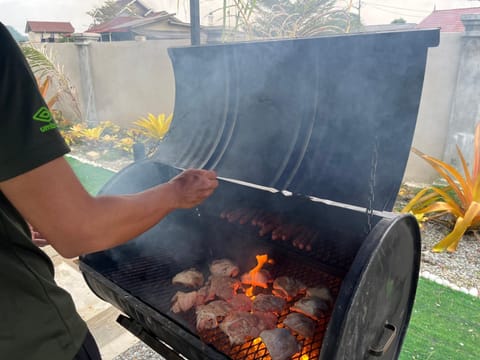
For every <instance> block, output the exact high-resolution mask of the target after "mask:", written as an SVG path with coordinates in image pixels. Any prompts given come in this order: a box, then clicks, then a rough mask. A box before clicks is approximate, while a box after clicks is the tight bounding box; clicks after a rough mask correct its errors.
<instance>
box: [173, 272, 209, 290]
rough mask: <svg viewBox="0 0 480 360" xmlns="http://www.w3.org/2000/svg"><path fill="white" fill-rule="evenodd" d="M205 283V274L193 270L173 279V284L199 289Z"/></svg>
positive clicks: (179, 274)
mask: <svg viewBox="0 0 480 360" xmlns="http://www.w3.org/2000/svg"><path fill="white" fill-rule="evenodd" d="M204 281H205V280H204V278H203V274H202V273H201V272H200V271H198V270H196V269H194V268H191V269H188V270H184V271H182V272H180V273H178V274H177V275H175V276H174V277H173V279H172V284H174V285H183V286H187V287H191V288H199V287H200V286H202V285H203V282H204Z"/></svg>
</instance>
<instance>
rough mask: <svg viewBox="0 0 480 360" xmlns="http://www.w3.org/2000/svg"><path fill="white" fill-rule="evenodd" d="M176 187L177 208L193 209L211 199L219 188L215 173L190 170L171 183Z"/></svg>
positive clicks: (176, 177)
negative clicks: (208, 198)
mask: <svg viewBox="0 0 480 360" xmlns="http://www.w3.org/2000/svg"><path fill="white" fill-rule="evenodd" d="M169 183H170V184H172V185H174V192H175V197H176V199H177V204H176V207H177V208H183V209H186V208H191V207H194V206H197V205H198V204H200V203H201V202H202V201H203V200H205V199H206V198H207V197H209V196H210V195H211V194H212V193H213V191H214V190H215V188H216V187H217V186H218V180H217V174H216V173H215V171H210V170H201V169H188V170H185V171H184V172H182V173H181V174H179V175H177V176H175V177H174V178H173V179H171V180H170V181H169Z"/></svg>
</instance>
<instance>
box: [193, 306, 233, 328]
mask: <svg viewBox="0 0 480 360" xmlns="http://www.w3.org/2000/svg"><path fill="white" fill-rule="evenodd" d="M231 310H232V306H231V305H230V304H229V303H227V302H226V301H224V300H215V301H212V302H211V303H208V304H207V305H200V306H198V307H197V309H196V311H195V313H196V315H197V330H198V331H202V330H206V329H215V328H216V327H218V321H219V319H221V318H223V317H225V316H227V315H228V313H230V311H231Z"/></svg>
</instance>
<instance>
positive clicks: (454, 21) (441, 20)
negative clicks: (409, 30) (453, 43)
mask: <svg viewBox="0 0 480 360" xmlns="http://www.w3.org/2000/svg"><path fill="white" fill-rule="evenodd" d="M466 14H480V7H473V8H465V9H449V10H434V11H433V12H432V13H431V14H430V15H428V16H427V17H426V18H425V19H423V20H422V21H421V22H420V23H419V24H418V25H417V28H420V29H424V28H438V27H439V28H440V31H443V32H464V31H465V27H464V26H463V23H462V19H461V17H462V15H466Z"/></svg>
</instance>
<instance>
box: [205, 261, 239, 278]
mask: <svg viewBox="0 0 480 360" xmlns="http://www.w3.org/2000/svg"><path fill="white" fill-rule="evenodd" d="M239 271H240V269H239V268H238V266H237V265H236V264H235V263H233V261H231V260H229V259H219V260H214V261H212V263H211V264H210V272H211V273H212V275H215V276H231V277H234V276H237V275H238V273H239Z"/></svg>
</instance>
